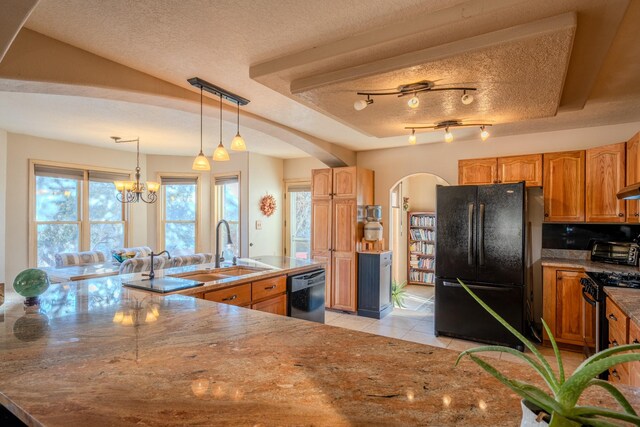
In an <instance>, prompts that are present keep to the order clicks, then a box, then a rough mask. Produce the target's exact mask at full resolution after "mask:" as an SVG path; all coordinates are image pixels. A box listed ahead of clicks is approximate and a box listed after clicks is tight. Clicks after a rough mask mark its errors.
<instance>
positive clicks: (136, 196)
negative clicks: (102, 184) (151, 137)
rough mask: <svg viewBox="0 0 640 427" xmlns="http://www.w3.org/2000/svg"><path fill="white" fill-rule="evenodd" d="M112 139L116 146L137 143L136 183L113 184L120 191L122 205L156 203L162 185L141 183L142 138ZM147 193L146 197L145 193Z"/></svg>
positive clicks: (117, 137) (113, 137) (118, 197)
mask: <svg viewBox="0 0 640 427" xmlns="http://www.w3.org/2000/svg"><path fill="white" fill-rule="evenodd" d="M111 139H113V141H114V142H115V143H116V144H124V143H127V142H135V143H136V174H135V177H136V180H135V181H114V182H113V184H114V185H115V186H116V190H118V194H117V195H116V199H118V201H119V202H120V203H137V202H140V201H142V202H144V203H155V201H156V200H157V199H158V190H159V189H160V183H158V182H154V181H147V183H146V185H145V184H144V183H142V182H140V138H136V139H127V140H122V138H120V137H119V136H112V137H111ZM145 190H146V191H147V196H146V197H145V195H144V192H145Z"/></svg>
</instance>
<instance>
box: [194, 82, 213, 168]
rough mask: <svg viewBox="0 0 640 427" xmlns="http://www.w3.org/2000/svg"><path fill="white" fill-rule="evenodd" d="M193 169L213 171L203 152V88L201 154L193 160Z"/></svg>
mask: <svg viewBox="0 0 640 427" xmlns="http://www.w3.org/2000/svg"><path fill="white" fill-rule="evenodd" d="M191 169H193V170H194V171H208V170H211V165H210V164H209V159H207V156H205V155H204V153H203V152H202V87H200V154H198V156H197V157H196V158H195V159H194V160H193V165H192V166H191Z"/></svg>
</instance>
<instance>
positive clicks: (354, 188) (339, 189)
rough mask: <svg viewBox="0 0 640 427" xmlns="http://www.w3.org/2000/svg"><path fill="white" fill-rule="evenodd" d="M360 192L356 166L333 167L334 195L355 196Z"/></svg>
mask: <svg viewBox="0 0 640 427" xmlns="http://www.w3.org/2000/svg"><path fill="white" fill-rule="evenodd" d="M357 192H358V170H357V169H356V167H355V166H348V167H345V168H334V169H333V195H334V197H344V198H355V197H356V194H357Z"/></svg>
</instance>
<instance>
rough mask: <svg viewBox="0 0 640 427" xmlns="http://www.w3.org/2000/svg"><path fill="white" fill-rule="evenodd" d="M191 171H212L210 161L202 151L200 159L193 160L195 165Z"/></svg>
mask: <svg viewBox="0 0 640 427" xmlns="http://www.w3.org/2000/svg"><path fill="white" fill-rule="evenodd" d="M191 169H193V170H194V171H208V170H211V165H210V164H209V159H207V156H205V155H204V154H203V153H202V151H201V152H200V154H198V157H196V158H195V159H193V165H192V166H191Z"/></svg>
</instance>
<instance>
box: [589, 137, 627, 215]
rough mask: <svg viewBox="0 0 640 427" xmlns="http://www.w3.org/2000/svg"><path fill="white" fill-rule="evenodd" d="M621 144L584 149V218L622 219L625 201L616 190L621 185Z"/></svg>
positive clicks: (623, 145)
mask: <svg viewBox="0 0 640 427" xmlns="http://www.w3.org/2000/svg"><path fill="white" fill-rule="evenodd" d="M625 157H626V147H625V143H624V142H622V143H619V144H612V145H605V146H604V147H596V148H590V149H589V150H587V160H586V177H587V178H586V194H587V199H586V200H587V203H586V221H587V222H625V221H626V216H625V209H626V207H625V201H624V200H618V198H617V197H616V193H617V192H618V191H620V190H621V189H622V188H623V187H624V184H625Z"/></svg>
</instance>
